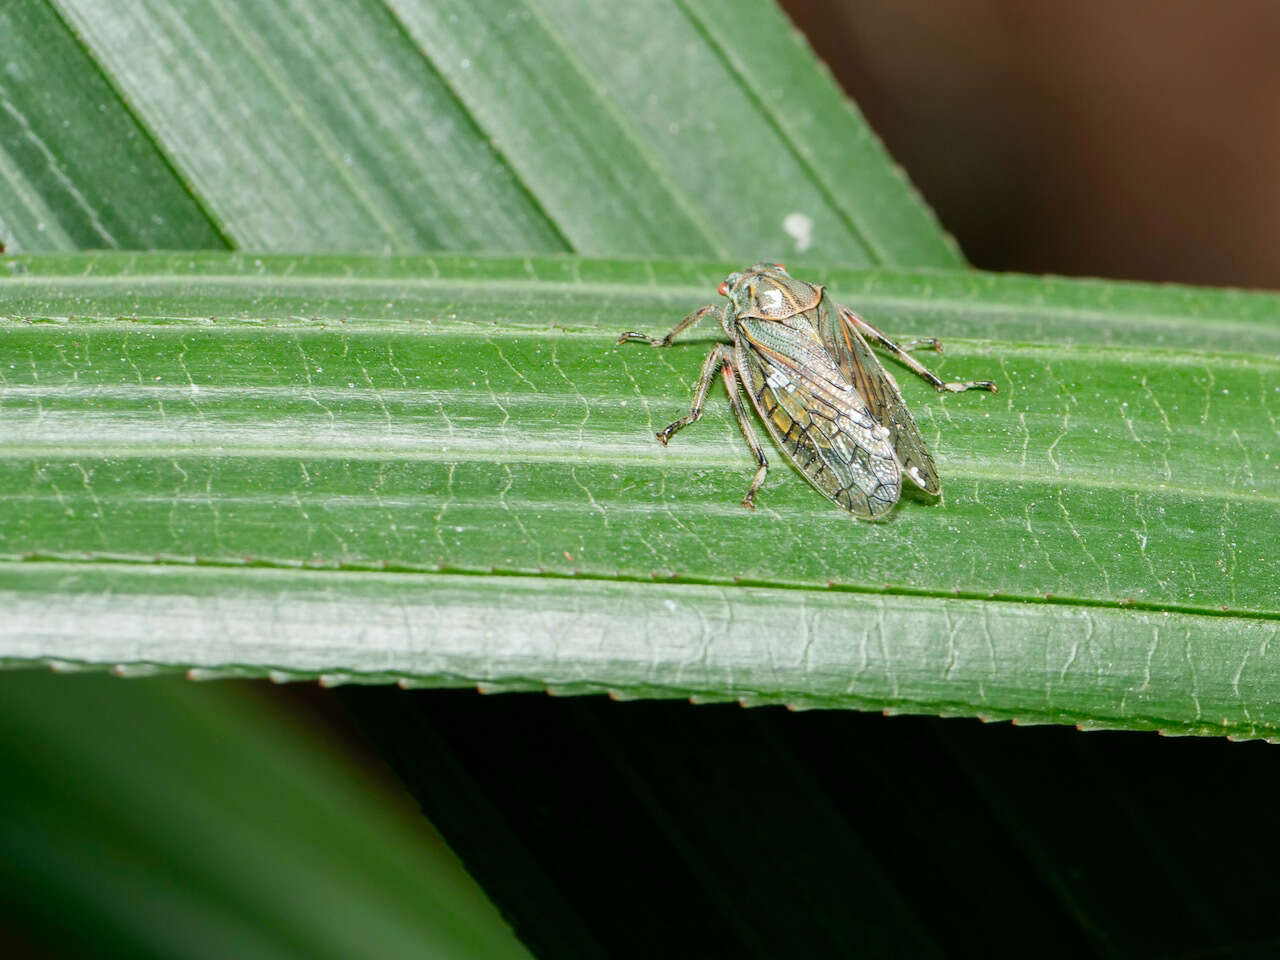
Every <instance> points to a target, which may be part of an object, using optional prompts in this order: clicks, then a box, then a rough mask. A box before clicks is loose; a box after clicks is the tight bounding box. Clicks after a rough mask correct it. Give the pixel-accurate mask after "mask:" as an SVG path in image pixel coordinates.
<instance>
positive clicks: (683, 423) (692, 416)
mask: <svg viewBox="0 0 1280 960" xmlns="http://www.w3.org/2000/svg"><path fill="white" fill-rule="evenodd" d="M727 358H728V351H727V350H726V348H725V345H724V344H723V343H717V344H716V345H715V349H713V350H712V351H711V352H710V353H708V354H707V359H706V360H704V361H703V362H702V373H700V374H699V375H698V386H697V388H695V389H694V391H693V406H692V407H690V408H689V412H688V413H686V414H685V415H684V416H683V417H681V418H680V419H679V420H677V421H675V422H674V423H669V424H667V425H666V426H665V427H663V428H662V429H661V430H659V431H658V439H659V440H661V441H662V445H663V446H664V447H665V446H666V445H667V441H668V440H670V439H671V435H672V434H673V433H675V432H676V431H677V430H679V429H680V428H681V427H687V426H688V425H689V424H691V423H696V422H697V421H698V420H700V419H701V418H702V401H703V400H705V399H706V397H707V387H709V386H710V385H711V378H712V377H714V376H715V375H716V367H718V366H719V365H720V364H722V363H724V362H725V361H726V360H727Z"/></svg>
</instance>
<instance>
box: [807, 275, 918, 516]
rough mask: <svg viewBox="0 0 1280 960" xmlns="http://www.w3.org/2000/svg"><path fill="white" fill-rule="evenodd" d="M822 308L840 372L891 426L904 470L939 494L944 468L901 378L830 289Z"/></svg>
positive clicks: (891, 438) (891, 437)
mask: <svg viewBox="0 0 1280 960" xmlns="http://www.w3.org/2000/svg"><path fill="white" fill-rule="evenodd" d="M819 311H820V316H822V324H821V325H822V339H823V340H824V341H825V342H826V344H827V348H828V349H829V350H830V351H831V355H832V357H834V358H835V361H836V363H837V365H838V366H839V368H840V372H841V373H842V374H843V375H844V376H845V378H846V379H848V381H849V382H850V383H852V384H853V386H854V388H855V389H856V390H857V391H858V393H859V394H860V395H861V396H862V399H863V400H865V401H866V404H867V407H868V408H869V409H870V411H871V415H872V416H873V417H875V419H876V420H877V421H879V422H880V423H883V424H884V425H885V426H886V427H888V428H889V442H890V443H891V444H892V445H893V451H894V453H895V454H896V455H897V458H898V462H899V463H900V464H902V472H903V473H905V474H906V475H907V478H908V479H909V480H911V482H912V483H914V484H915V485H916V486H917V487H919V488H920V489H921V490H924V491H925V492H926V493H932V494H934V495H936V494H938V493H939V492H940V491H941V490H942V485H941V483H940V482H939V480H938V469H937V467H935V466H934V465H933V457H931V456H930V455H929V450H928V448H927V447H926V446H925V445H924V438H923V437H922V436H920V428H919V427H917V426H916V422H915V420H913V419H912V417H911V412H910V411H909V410H907V405H906V404H905V403H903V402H902V390H901V389H900V388H899V387H898V381H897V380H895V379H894V378H893V374H891V373H890V372H889V371H888V370H886V369H885V368H884V366H883V365H882V364H881V363H880V358H879V357H877V356H876V354H875V351H873V350H872V349H871V347H870V345H868V343H867V341H866V340H865V339H864V338H863V336H862V334H861V333H860V332H859V330H858V327H857V324H856V323H855V322H854V320H853V319H852V317H853V314H852V312H851V311H850V310H848V309H847V308H845V307H842V306H840V305H839V304H838V303H834V302H832V300H831V299H830V298H829V297H827V296H825V295H824V296H823V302H822V304H821V305H820V306H819Z"/></svg>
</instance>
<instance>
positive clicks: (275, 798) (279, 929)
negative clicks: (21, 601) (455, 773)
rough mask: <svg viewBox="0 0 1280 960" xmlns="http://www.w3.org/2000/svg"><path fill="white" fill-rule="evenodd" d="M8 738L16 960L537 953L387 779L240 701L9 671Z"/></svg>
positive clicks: (0, 911) (262, 706)
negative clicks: (44, 959)
mask: <svg viewBox="0 0 1280 960" xmlns="http://www.w3.org/2000/svg"><path fill="white" fill-rule="evenodd" d="M0 731H3V736H0V767H3V769H4V770H5V787H4V789H3V790H0V823H2V824H3V828H0V889H2V892H3V896H0V917H3V918H4V924H3V926H4V930H5V933H4V935H3V937H2V938H0V942H6V943H7V945H8V948H9V949H6V953H7V954H8V955H9V956H23V955H26V953H27V951H28V950H30V951H32V952H33V953H36V954H38V955H41V956H68V957H69V956H108V955H113V956H130V957H210V958H214V957H219V958H220V957H262V958H267V957H334V958H346V957H354V956H368V957H375V956H376V957H393V956H394V957H408V956H447V957H460V958H461V957H474V958H499V957H512V958H517V957H526V956H528V954H527V953H526V952H525V951H524V949H523V948H522V947H521V946H520V945H519V943H518V942H517V941H516V940H515V938H514V936H513V935H512V934H511V932H510V930H509V929H507V928H506V927H505V924H504V923H503V922H502V920H501V918H500V917H499V916H498V914H497V911H495V910H494V908H493V907H492V905H491V904H490V903H489V902H488V900H487V899H486V898H485V896H484V894H483V893H482V892H481V891H480V890H479V888H477V887H476V886H475V883H474V881H472V879H471V878H470V877H469V876H468V875H467V873H466V871H465V870H463V868H462V866H461V865H460V864H459V863H458V861H457V858H456V857H455V856H454V855H453V853H451V852H450V850H449V849H448V848H447V847H446V846H445V845H444V843H443V841H441V839H440V838H439V837H438V836H437V835H436V834H435V833H434V831H433V830H432V829H431V828H430V826H429V825H428V824H427V822H426V821H425V820H423V819H422V818H421V817H420V816H418V815H417V813H416V811H415V810H414V809H413V805H412V803H411V802H409V801H408V798H407V797H405V796H404V795H403V794H401V793H399V791H397V790H396V789H395V788H394V787H391V788H389V787H388V785H387V783H385V782H384V781H383V772H382V770H381V769H375V770H374V771H373V772H372V773H371V771H370V770H369V769H364V768H362V767H361V765H359V764H358V763H356V762H353V761H352V759H351V758H350V757H349V756H347V754H346V750H345V749H344V748H345V747H346V744H331V743H326V742H325V741H324V739H322V736H320V734H321V733H322V732H323V728H321V729H319V730H318V729H316V728H315V726H314V725H309V724H307V723H304V722H302V721H300V720H299V718H298V717H297V716H290V715H289V714H288V713H285V712H283V711H282V710H281V709H279V707H278V706H276V705H274V704H272V703H271V702H270V701H268V700H267V699H265V698H263V697H261V696H257V695H254V694H253V693H252V691H250V690H247V689H245V686H244V685H243V684H238V683H227V684H218V685H216V686H201V687H196V686H193V685H191V684H190V683H188V682H187V681H185V680H181V679H178V678H160V679H132V680H129V681H128V682H124V681H120V680H117V679H114V678H109V677H103V676H53V675H50V674H48V673H44V674H36V673H32V672H29V671H27V672H18V671H7V672H4V673H0ZM335 746H337V747H338V748H339V749H334V747H335ZM375 764H376V761H375ZM10 950H12V951H13V952H10Z"/></svg>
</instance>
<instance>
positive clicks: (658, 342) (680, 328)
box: [618, 303, 717, 347]
mask: <svg viewBox="0 0 1280 960" xmlns="http://www.w3.org/2000/svg"><path fill="white" fill-rule="evenodd" d="M715 309H717V307H716V304H714V303H709V304H707V305H706V306H705V307H699V308H698V309H697V310H695V311H693V313H691V314H689V315H688V316H687V317H685V318H684V319H683V320H681V321H680V322H679V323H677V324H676V325H675V326H674V327H672V328H671V332H670V333H668V334H667V335H666V336H665V337H650V336H648V335H647V334H643V333H636V332H635V331H634V330H628V331H627V332H626V333H624V334H623V335H622V336H620V337H619V338H618V342H619V343H627V342H628V341H631V340H639V341H640V342H641V343H647V344H649V345H650V346H653V347H669V346H671V341H672V340H674V339H675V338H676V337H678V336H679V335H680V334H682V333H684V331H686V330H688V329H689V328H690V327H692V326H693V325H694V324H695V323H697V322H698V321H699V320H701V319H702V318H703V317H705V316H706V315H707V314H708V313H711V312H712V311H714V310H715Z"/></svg>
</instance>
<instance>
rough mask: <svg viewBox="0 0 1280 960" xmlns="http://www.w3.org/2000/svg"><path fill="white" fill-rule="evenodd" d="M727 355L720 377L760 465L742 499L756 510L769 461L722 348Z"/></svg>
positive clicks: (732, 369) (750, 507)
mask: <svg viewBox="0 0 1280 960" xmlns="http://www.w3.org/2000/svg"><path fill="white" fill-rule="evenodd" d="M720 349H721V350H722V351H724V353H725V354H726V356H725V359H724V363H723V364H721V366H720V375H721V376H722V377H724V388H725V389H726V390H727V391H729V406H731V407H733V415H734V416H735V417H737V418H738V426H740V427H741V428H742V432H743V434H744V435H745V436H746V438H747V446H749V447H750V448H751V453H752V455H753V456H754V457H755V458H756V463H757V464H759V469H758V470H756V475H755V476H754V477H753V478H752V479H751V486H750V488H749V489H748V490H747V495H746V496H745V497H743V498H742V505H743V506H744V507H746V508H748V509H749V510H754V509H755V508H756V491H757V490H759V489H760V485H761V484H762V483H764V478H765V474H767V473H768V472H769V461H768V460H767V459H766V458H765V455H764V450H763V449H762V448H761V446H760V440H759V439H758V438H757V437H756V432H755V430H754V429H753V428H752V426H751V421H750V419H748V417H747V411H746V410H744V409H743V406H742V397H741V396H740V395H739V393H738V375H737V371H735V370H734V368H733V363H732V362H731V360H730V358H729V357H728V356H727V354H728V352H729V351H728V349H727V348H725V347H721V348H720Z"/></svg>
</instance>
